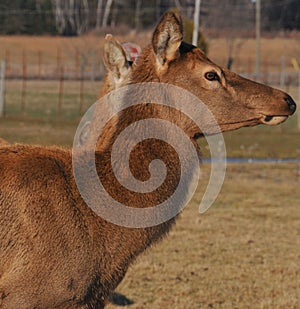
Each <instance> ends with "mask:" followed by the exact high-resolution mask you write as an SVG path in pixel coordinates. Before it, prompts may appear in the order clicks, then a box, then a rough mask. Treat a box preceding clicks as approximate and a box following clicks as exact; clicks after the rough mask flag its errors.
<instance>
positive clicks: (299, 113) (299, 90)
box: [297, 70, 300, 131]
mask: <svg viewBox="0 0 300 309" xmlns="http://www.w3.org/2000/svg"><path fill="white" fill-rule="evenodd" d="M298 102H300V70H299V71H298ZM297 125H298V131H300V108H298V123H297Z"/></svg>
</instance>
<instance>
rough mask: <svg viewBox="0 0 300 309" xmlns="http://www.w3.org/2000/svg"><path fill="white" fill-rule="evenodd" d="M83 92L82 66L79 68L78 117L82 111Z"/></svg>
mask: <svg viewBox="0 0 300 309" xmlns="http://www.w3.org/2000/svg"><path fill="white" fill-rule="evenodd" d="M83 92H84V66H82V67H81V77H80V94H79V115H81V114H82V110H83Z"/></svg>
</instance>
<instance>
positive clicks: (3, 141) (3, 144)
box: [0, 137, 9, 147]
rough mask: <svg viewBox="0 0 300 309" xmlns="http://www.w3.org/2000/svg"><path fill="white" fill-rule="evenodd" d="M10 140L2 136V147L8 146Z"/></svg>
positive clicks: (0, 143) (0, 140) (0, 141)
mask: <svg viewBox="0 0 300 309" xmlns="http://www.w3.org/2000/svg"><path fill="white" fill-rule="evenodd" d="M8 145H9V142H8V141H6V140H5V139H4V138H1V137H0V147H4V146H8Z"/></svg>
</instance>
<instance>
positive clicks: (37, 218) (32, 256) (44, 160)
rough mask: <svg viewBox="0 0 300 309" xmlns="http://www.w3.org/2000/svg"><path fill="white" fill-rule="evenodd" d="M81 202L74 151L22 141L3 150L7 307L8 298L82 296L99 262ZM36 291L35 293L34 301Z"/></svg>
mask: <svg viewBox="0 0 300 309" xmlns="http://www.w3.org/2000/svg"><path fill="white" fill-rule="evenodd" d="M81 206H82V201H81V199H80V196H79V195H78V193H77V191H76V190H74V181H73V178H72V166H71V153H70V152H69V151H66V150H63V149H59V148H41V147H34V146H21V145H19V146H12V147H8V148H3V149H0V227H1V229H0V296H1V295H2V296H1V297H2V298H3V300H2V301H3V302H4V308H6V306H5V304H6V303H5V302H6V301H7V303H8V304H9V307H15V308H17V307H18V306H19V308H21V307H22V306H23V307H24V306H25V304H28V306H30V307H37V308H39V307H40V306H41V307H43V308H46V307H47V304H49V306H50V307H51V306H52V307H53V306H54V305H55V304H56V300H60V301H61V300H66V304H68V300H69V301H70V300H72V299H73V301H76V298H78V299H80V298H81V297H83V295H82V294H84V293H85V289H86V287H85V286H84V285H86V284H87V282H88V280H89V279H88V278H89V277H92V276H91V275H92V272H93V271H94V269H93V267H94V266H93V265H92V263H91V261H93V257H92V252H90V251H92V250H91V246H92V245H91V237H90V231H89V227H88V224H86V221H85V217H84V215H83V212H82V209H80V207H81ZM87 254H88V255H90V256H89V259H87V258H86V255H87ZM66 261H67V263H66ZM41 278H42V279H43V280H42V282H41ZM28 283H30V284H28ZM3 295H4V296H3ZM32 295H36V300H35V301H34V303H32ZM40 296H41V297H43V299H39V297H40ZM1 297H0V298H1ZM29 297H30V299H27V298H29ZM21 304H22V305H21ZM57 305H59V304H57ZM0 307H1V301H0Z"/></svg>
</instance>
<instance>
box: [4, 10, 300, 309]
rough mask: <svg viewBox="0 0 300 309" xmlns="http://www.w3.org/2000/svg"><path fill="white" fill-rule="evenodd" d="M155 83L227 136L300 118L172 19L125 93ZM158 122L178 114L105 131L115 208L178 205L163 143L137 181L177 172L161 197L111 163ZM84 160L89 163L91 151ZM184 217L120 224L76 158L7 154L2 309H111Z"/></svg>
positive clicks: (137, 113) (154, 111)
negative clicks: (130, 276)
mask: <svg viewBox="0 0 300 309" xmlns="http://www.w3.org/2000/svg"><path fill="white" fill-rule="evenodd" d="M108 39H109V38H108ZM109 40H112V38H110V39H109ZM115 47H116V48H117V49H118V48H119V47H118V46H117V45H115ZM147 82H159V83H164V84H171V85H175V86H178V87H181V88H182V89H184V90H187V91H189V92H191V93H192V94H193V95H195V96H196V97H198V98H199V99H201V101H203V102H205V104H206V105H207V106H208V108H209V109H210V110H211V111H212V113H213V115H214V117H215V119H216V120H217V122H218V124H219V127H220V128H221V131H222V132H225V131H230V130H236V129H239V128H242V127H245V126H255V125H259V124H265V125H276V124H279V123H282V122H283V121H285V120H287V119H288V117H289V116H291V115H292V114H293V113H294V112H295V110H296V104H295V102H294V101H293V99H292V98H291V97H290V96H289V95H288V94H287V93H285V92H283V91H280V90H277V89H274V88H271V87H269V86H266V85H262V84H259V83H257V82H254V81H250V80H248V79H245V78H243V77H241V76H239V75H237V74H235V73H233V72H231V71H229V70H227V69H225V68H222V67H220V66H218V65H217V64H215V63H214V62H212V61H211V60H210V59H209V58H208V57H207V56H206V55H205V54H204V53H203V52H202V51H201V50H200V49H198V48H197V47H195V46H193V45H191V44H188V43H186V42H184V41H183V26H182V21H181V18H180V16H179V15H177V14H175V13H172V12H167V13H165V15H163V17H162V18H161V20H160V21H159V22H158V24H157V26H156V28H155V30H154V32H153V35H152V42H151V44H150V45H149V46H148V47H146V48H144V49H143V50H142V54H141V56H140V57H139V59H138V61H137V62H136V63H135V64H134V65H133V66H132V68H131V72H129V78H128V80H127V81H126V82H125V83H127V85H130V84H132V85H134V84H138V83H147ZM186 104H188V102H186ZM150 117H152V118H153V117H154V118H155V117H161V118H164V117H166V118H167V119H169V118H172V114H171V113H167V112H166V110H165V109H164V108H163V107H160V106H158V105H157V104H147V102H141V104H138V105H136V106H134V107H133V108H131V109H123V110H122V111H121V112H120V113H119V114H118V116H117V117H116V119H115V120H114V125H108V126H105V127H104V128H103V134H102V135H101V136H100V137H99V140H98V141H97V143H96V145H95V152H94V158H95V166H96V169H97V173H98V177H99V179H100V180H101V182H103V184H104V187H105V188H106V189H107V191H109V194H110V195H111V196H113V198H115V199H116V200H118V201H120V202H121V203H124V204H126V205H127V206H129V207H132V208H146V207H151V206H153V205H156V204H157V203H159V202H161V201H162V200H164V199H166V198H168V196H170V194H172V192H173V190H174V188H175V187H176V185H177V184H178V178H179V177H180V175H179V172H178V169H177V167H178V158H177V157H176V154H175V153H174V151H173V150H172V149H171V148H169V147H168V146H166V145H165V144H162V143H160V141H149V140H146V141H145V142H144V143H142V144H141V145H139V146H138V147H136V148H135V149H134V151H133V153H132V157H131V161H130V162H131V169H132V174H133V175H135V176H136V177H137V178H138V179H140V180H145V179H147V178H148V177H149V170H148V164H149V162H151V160H153V158H156V157H159V158H160V159H162V160H163V161H166V162H167V163H166V164H167V166H168V174H167V176H166V178H167V181H166V182H164V183H163V184H162V186H161V187H160V188H158V189H157V190H155V191H154V192H149V193H145V194H139V195H136V194H134V192H128V191H129V190H127V189H125V188H122V186H121V185H120V184H119V183H118V182H117V181H116V179H115V177H114V172H113V169H112V163H111V157H110V155H111V152H112V146H113V143H114V140H115V139H116V137H117V136H118V134H120V132H122V130H123V129H124V128H125V127H127V126H128V125H129V124H131V123H132V122H133V121H135V120H137V119H138V120H139V119H143V118H150ZM171 120H173V119H171ZM174 122H176V124H178V125H179V126H180V127H181V128H183V129H184V131H185V132H186V134H187V136H188V137H189V139H190V140H191V141H192V143H193V145H194V146H195V147H196V148H197V147H199V146H198V144H197V140H198V139H199V138H201V137H202V136H203V133H204V132H202V131H201V130H200V128H199V127H198V126H195V125H193V124H192V123H191V121H190V120H189V119H187V118H186V117H177V116H176V115H175V116H174ZM210 133H211V132H210ZM103 141H105V143H104V144H105V146H103ZM124 147H126V144H124ZM77 160H78V161H79V162H81V161H82V162H83V161H84V160H86V155H85V152H84V151H83V152H82V153H80V152H79V154H78V157H77ZM195 168H196V167H195ZM183 173H184V171H183ZM183 177H187V178H189V175H185V174H184V175H183ZM104 202H105V201H104V200H101V199H100V200H99V203H104ZM179 216H180V214H179V215H177V216H175V217H173V218H171V219H169V220H167V221H165V222H163V223H161V224H158V225H155V226H149V227H143V228H129V227H126V226H122V225H117V224H114V223H112V222H110V221H108V220H105V219H104V218H102V217H101V216H99V215H98V214H96V213H95V212H94V211H93V210H92V209H91V208H90V207H89V206H88V205H87V203H86V202H85V200H84V199H83V197H82V196H81V194H80V192H79V190H78V187H77V185H76V181H75V178H74V174H73V168H72V153H71V150H70V149H63V148H59V147H56V146H49V147H45V146H38V145H37V146H32V145H12V146H9V147H6V148H1V149H0V226H1V229H0V308H3V309H7V308H82V309H83V308H100V309H101V308H104V307H105V304H106V301H107V298H108V296H109V295H110V294H111V293H112V292H113V291H114V290H115V288H116V287H117V286H118V284H119V283H120V282H121V280H122V279H123V278H124V276H125V274H126V272H127V270H128V267H129V266H130V265H131V264H132V263H133V262H134V261H135V259H136V258H137V256H139V255H140V254H141V253H143V252H144V251H145V250H146V249H147V248H149V247H151V245H153V244H155V243H157V242H158V241H160V240H162V239H163V238H164V237H165V236H166V235H167V234H168V232H169V231H170V229H171V228H172V227H173V226H174V224H175V222H176V220H177V219H178V217H179Z"/></svg>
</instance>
